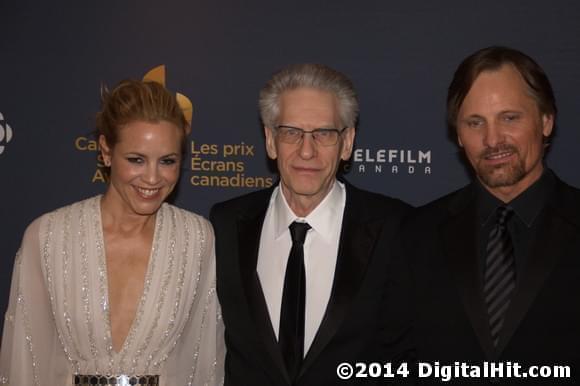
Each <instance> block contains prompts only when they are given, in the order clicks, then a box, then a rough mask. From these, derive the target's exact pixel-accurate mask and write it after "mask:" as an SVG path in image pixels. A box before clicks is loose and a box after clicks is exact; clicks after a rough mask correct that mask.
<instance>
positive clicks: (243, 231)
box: [237, 190, 290, 383]
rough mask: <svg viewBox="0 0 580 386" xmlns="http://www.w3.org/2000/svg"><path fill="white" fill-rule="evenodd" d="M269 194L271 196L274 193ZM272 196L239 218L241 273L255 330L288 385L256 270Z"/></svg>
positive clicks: (284, 367) (288, 381) (287, 378)
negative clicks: (269, 201) (265, 217)
mask: <svg viewBox="0 0 580 386" xmlns="http://www.w3.org/2000/svg"><path fill="white" fill-rule="evenodd" d="M269 191H270V193H271V190H269ZM269 197H270V195H268V198H266V200H265V202H264V205H263V206H260V207H259V208H257V210H253V211H252V210H250V212H251V213H252V214H250V215H246V216H244V217H241V218H239V219H238V222H237V228H238V243H239V244H238V248H239V263H240V273H241V276H242V283H243V285H244V291H245V294H246V298H247V300H248V305H249V308H250V313H251V316H252V318H253V320H254V322H255V326H256V328H255V331H256V333H257V334H258V335H259V337H260V339H261V341H262V342H263V343H264V347H265V349H266V351H267V353H268V357H269V358H271V359H272V361H273V362H274V364H275V366H276V367H277V368H278V370H279V372H280V373H281V374H283V376H284V378H285V379H286V381H287V383H290V378H289V376H288V373H287V371H286V366H285V364H284V359H283V357H282V353H281V352H280V349H279V347H278V343H277V340H276V335H275V333H274V330H273V328H272V322H271V321H270V314H269V312H268V306H267V305H266V300H265V298H264V293H263V291H262V286H261V285H260V280H259V278H258V272H257V270H256V267H257V262H258V250H259V247H260V236H261V233H262V224H263V222H264V216H265V214H266V209H267V204H268V199H269Z"/></svg>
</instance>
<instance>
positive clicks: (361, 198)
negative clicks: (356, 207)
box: [346, 184, 412, 216]
mask: <svg viewBox="0 0 580 386" xmlns="http://www.w3.org/2000/svg"><path fill="white" fill-rule="evenodd" d="M346 189H347V201H348V200H349V197H348V195H349V194H350V195H351V198H352V200H353V201H357V202H360V203H364V205H365V207H366V208H369V209H371V210H372V211H380V212H383V213H389V214H390V215H393V214H395V215H400V216H403V215H406V214H407V213H408V212H409V211H410V210H411V208H412V206H411V205H409V204H407V203H406V202H404V201H402V200H400V199H398V198H394V197H389V196H386V195H384V194H381V193H376V192H371V191H368V190H363V189H359V188H357V187H355V186H353V185H350V184H348V185H347V187H346Z"/></svg>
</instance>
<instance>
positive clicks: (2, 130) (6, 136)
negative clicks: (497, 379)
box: [0, 113, 12, 154]
mask: <svg viewBox="0 0 580 386" xmlns="http://www.w3.org/2000/svg"><path fill="white" fill-rule="evenodd" d="M11 140H12V128H11V127H10V125H9V124H8V123H6V122H5V121H4V115H2V113H0V154H2V153H4V148H5V147H6V146H5V145H6V144H8V142H10V141H11Z"/></svg>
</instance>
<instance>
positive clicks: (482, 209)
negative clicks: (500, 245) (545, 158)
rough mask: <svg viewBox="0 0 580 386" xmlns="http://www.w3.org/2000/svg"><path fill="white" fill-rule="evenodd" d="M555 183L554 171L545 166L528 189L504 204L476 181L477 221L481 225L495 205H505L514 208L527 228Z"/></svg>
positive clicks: (489, 216) (489, 215) (485, 221)
mask: <svg viewBox="0 0 580 386" xmlns="http://www.w3.org/2000/svg"><path fill="white" fill-rule="evenodd" d="M554 184H555V177H554V173H553V172H552V171H551V170H550V169H548V168H545V169H544V171H543V173H542V175H541V176H540V178H538V180H537V181H536V182H534V183H533V184H532V185H531V186H530V187H529V188H528V189H526V190H524V191H523V192H522V193H521V194H520V195H519V196H517V197H516V198H514V199H513V200H512V201H510V202H508V203H506V204H504V203H503V202H502V201H501V200H499V199H498V198H497V197H495V196H494V195H493V194H491V193H490V192H489V191H488V190H487V189H486V188H485V187H484V186H483V185H482V184H481V182H479V181H478V182H477V187H478V189H477V200H478V204H477V205H478V212H479V214H478V216H479V222H480V224H481V225H482V226H483V225H485V224H486V223H487V222H488V221H490V219H491V218H493V214H494V213H495V210H496V209H497V207H499V206H502V205H506V206H509V207H511V208H512V209H513V210H514V213H515V214H516V215H517V216H518V217H519V218H520V220H522V222H523V223H524V224H525V225H526V226H527V227H528V228H529V227H531V226H532V224H533V223H534V220H535V219H536V218H537V217H538V214H540V211H541V210H542V208H543V207H544V205H545V204H546V202H547V200H548V196H549V194H550V192H551V191H552V188H553V187H554Z"/></svg>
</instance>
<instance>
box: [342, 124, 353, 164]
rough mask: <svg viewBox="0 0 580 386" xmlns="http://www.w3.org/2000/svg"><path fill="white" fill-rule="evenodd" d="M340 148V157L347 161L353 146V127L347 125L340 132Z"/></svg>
mask: <svg viewBox="0 0 580 386" xmlns="http://www.w3.org/2000/svg"><path fill="white" fill-rule="evenodd" d="M341 135H342V149H341V151H340V158H341V159H342V160H343V161H347V160H348V159H349V158H350V156H351V155H352V149H353V146H354V137H355V135H356V132H355V129H354V127H347V128H346V129H344V131H343V132H342V134H341Z"/></svg>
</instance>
